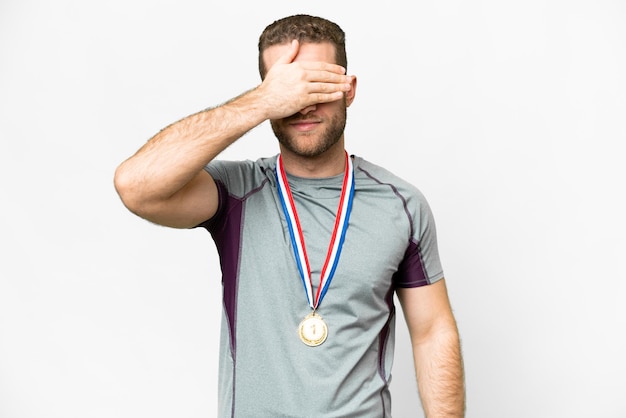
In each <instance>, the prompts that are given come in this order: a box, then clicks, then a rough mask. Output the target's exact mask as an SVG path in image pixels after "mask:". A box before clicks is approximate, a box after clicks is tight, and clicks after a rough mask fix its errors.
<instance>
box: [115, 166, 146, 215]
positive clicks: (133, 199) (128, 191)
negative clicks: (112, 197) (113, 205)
mask: <svg viewBox="0 0 626 418" xmlns="http://www.w3.org/2000/svg"><path fill="white" fill-rule="evenodd" d="M113 186H114V187H115V191H116V192H117V194H118V196H119V197H120V199H121V201H122V203H123V204H124V206H125V207H126V208H127V209H128V210H130V211H131V212H132V213H134V214H136V215H139V213H140V212H141V203H140V202H141V200H140V196H139V193H137V190H138V189H139V188H138V187H137V182H136V181H135V180H134V179H133V178H132V176H130V175H129V173H128V171H127V170H125V169H124V164H122V165H120V166H119V167H117V169H116V170H115V175H114V176H113ZM139 216H141V215H139Z"/></svg>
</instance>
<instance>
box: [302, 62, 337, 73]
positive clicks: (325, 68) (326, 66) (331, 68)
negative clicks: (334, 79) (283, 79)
mask: <svg viewBox="0 0 626 418" xmlns="http://www.w3.org/2000/svg"><path fill="white" fill-rule="evenodd" d="M299 64H300V66H301V67H302V68H303V69H304V70H307V71H311V72H320V73H323V72H325V73H333V74H339V75H345V74H346V69H345V68H343V67H342V66H341V65H337V64H331V63H329V62H322V61H301V62H299Z"/></svg>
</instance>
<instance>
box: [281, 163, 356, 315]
mask: <svg viewBox="0 0 626 418" xmlns="http://www.w3.org/2000/svg"><path fill="white" fill-rule="evenodd" d="M276 182H277V185H278V195H279V196H280V202H281V204H282V207H283V212H284V213H285V218H286V219H287V226H288V227H289V235H290V236H291V246H292V248H293V252H294V256H295V259H296V264H297V266H298V271H299V272H300V278H301V279H302V283H303V285H304V290H305V292H306V297H307V301H308V302H309V306H310V307H311V308H312V309H314V310H315V309H317V307H318V306H319V305H320V303H321V302H322V299H323V298H324V295H326V291H327V290H328V287H329V286H330V282H331V280H332V279H333V276H334V275H335V270H336V269H337V265H338V263H339V256H340V255H341V248H342V247H343V243H344V240H345V236H346V231H347V230H348V221H349V219H350V211H351V210H352V199H353V197H354V170H353V166H352V159H351V158H350V157H349V156H348V153H347V152H346V170H345V174H344V177H343V185H342V188H341V196H340V198H339V206H338V208H337V214H336V215H335V227H334V229H333V233H332V236H331V238H330V243H329V245H328V252H327V254H326V261H325V262H324V267H323V268H322V272H321V274H320V285H319V287H318V289H317V293H316V295H315V298H313V281H312V277H311V266H310V264H309V257H308V256H307V253H306V246H305V245H304V235H303V233H302V227H301V226H300V219H299V218H298V212H297V210H296V205H295V202H294V200H293V195H292V194H291V188H290V187H289V182H288V181H287V174H286V173H285V169H284V167H283V161H282V158H281V156H280V155H278V157H277V159H276Z"/></svg>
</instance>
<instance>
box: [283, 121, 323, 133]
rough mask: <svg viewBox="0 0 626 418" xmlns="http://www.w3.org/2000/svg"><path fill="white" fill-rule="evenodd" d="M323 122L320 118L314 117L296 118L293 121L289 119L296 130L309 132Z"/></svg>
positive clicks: (290, 124)
mask: <svg viewBox="0 0 626 418" xmlns="http://www.w3.org/2000/svg"><path fill="white" fill-rule="evenodd" d="M320 123H322V121H320V120H314V119H296V120H293V121H289V126H292V127H293V128H294V129H295V130H297V131H299V132H307V131H311V130H313V129H315V128H317V126H318V125H319V124H320Z"/></svg>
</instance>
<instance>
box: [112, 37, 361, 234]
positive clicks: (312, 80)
mask: <svg viewBox="0 0 626 418" xmlns="http://www.w3.org/2000/svg"><path fill="white" fill-rule="evenodd" d="M298 51H299V44H298V42H297V41H293V42H292V44H291V47H290V48H289V51H288V52H287V53H286V54H285V55H283V56H281V57H280V58H279V59H278V60H277V61H276V63H275V64H274V65H273V66H272V67H271V68H270V69H269V71H268V73H267V76H266V77H265V79H264V80H263V82H262V83H261V84H260V85H259V86H258V87H256V88H255V89H253V90H250V91H248V92H246V93H244V94H242V95H241V96H239V97H236V98H234V99H233V100H231V101H229V102H227V103H225V104H223V105H221V106H218V107H215V108H212V109H208V110H205V111H202V112H199V113H196V114H193V115H191V116H188V117H186V118H184V119H182V120H180V121H178V122H175V123H173V124H172V125H169V126H168V127H166V128H165V129H163V130H162V131H160V132H159V133H158V134H156V135H155V136H154V137H153V138H151V139H150V140H149V141H148V142H147V143H146V144H145V145H144V146H143V147H142V148H141V149H139V151H137V153H135V154H134V155H133V156H132V157H130V158H129V159H127V160H126V161H124V162H123V163H122V164H121V165H120V166H119V167H118V168H117V170H116V172H115V188H116V190H117V192H118V193H119V195H120V197H121V199H122V201H123V202H124V204H125V205H126V207H127V208H128V209H129V210H130V211H132V212H133V213H135V214H137V215H139V216H141V217H142V218H145V219H147V220H149V221H152V222H154V223H157V224H161V225H165V226H171V227H176V228H188V227H192V226H195V225H197V224H199V223H200V222H202V221H205V220H207V219H209V218H210V217H211V216H213V215H214V214H215V211H216V210H217V188H216V186H215V183H214V181H213V179H212V178H211V177H210V176H209V174H208V173H206V171H204V167H205V166H206V164H208V163H209V162H210V161H212V160H213V159H214V158H215V157H216V156H217V155H218V154H219V153H221V152H222V151H223V150H224V149H226V148H227V147H228V146H229V145H230V144H232V143H233V142H235V141H236V140H237V139H239V138H241V137H242V136H243V135H244V134H245V133H246V132H248V131H249V130H250V129H252V128H254V127H255V126H257V125H259V124H260V123H261V122H263V121H265V120H267V119H280V118H284V117H287V116H291V115H293V114H295V113H296V112H298V111H299V110H301V109H304V108H306V107H307V106H310V105H312V104H316V103H326V102H332V101H335V100H339V99H341V98H342V97H343V93H344V92H345V91H348V90H349V89H350V77H349V76H346V75H345V69H343V68H342V67H340V66H338V65H334V64H329V63H322V62H294V59H295V58H296V56H297V55H298Z"/></svg>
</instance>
